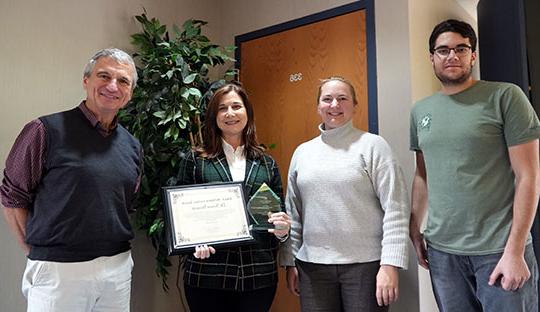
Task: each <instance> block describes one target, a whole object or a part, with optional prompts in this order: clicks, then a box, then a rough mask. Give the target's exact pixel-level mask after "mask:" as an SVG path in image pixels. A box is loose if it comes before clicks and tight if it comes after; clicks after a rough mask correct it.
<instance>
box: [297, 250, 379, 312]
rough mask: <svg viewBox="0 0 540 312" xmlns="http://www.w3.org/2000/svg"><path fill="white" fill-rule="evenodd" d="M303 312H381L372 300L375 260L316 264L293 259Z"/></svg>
mask: <svg viewBox="0 0 540 312" xmlns="http://www.w3.org/2000/svg"><path fill="white" fill-rule="evenodd" d="M296 267H297V269H298V276H299V282H300V284H299V287H300V304H301V307H302V311H303V312H339V311H344V312H353V311H354V312H360V311H361V312H384V311H388V307H379V306H378V305H377V298H376V297H375V290H376V289H375V287H376V277H377V273H378V272H379V267H380V265H379V261H374V262H368V263H354V264H335V265H334V264H316V263H309V262H303V261H300V260H298V259H297V260H296Z"/></svg>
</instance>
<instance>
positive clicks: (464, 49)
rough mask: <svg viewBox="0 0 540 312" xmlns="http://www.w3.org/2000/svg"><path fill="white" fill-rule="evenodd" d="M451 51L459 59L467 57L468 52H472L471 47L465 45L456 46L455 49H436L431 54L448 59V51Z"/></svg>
mask: <svg viewBox="0 0 540 312" xmlns="http://www.w3.org/2000/svg"><path fill="white" fill-rule="evenodd" d="M452 50H453V51H454V53H455V54H456V55H457V56H459V57H461V56H465V55H467V54H468V53H469V51H471V50H472V47H471V46H469V45H466V44H461V45H458V46H457V47H455V48H449V47H438V48H435V49H433V53H436V54H437V55H438V56H440V57H448V55H450V51H452Z"/></svg>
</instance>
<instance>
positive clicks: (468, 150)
mask: <svg viewBox="0 0 540 312" xmlns="http://www.w3.org/2000/svg"><path fill="white" fill-rule="evenodd" d="M538 137H540V122H539V121H538V117H537V116H536V113H535V112H534V110H533V108H532V106H531V104H530V103H529V101H528V99H527V97H526V96H525V94H524V93H523V92H522V91H521V89H519V88H518V87H517V86H515V85H513V84H509V83H501V82H488V81H478V82H476V83H475V84H474V85H473V86H472V87H470V88H468V89H466V90H464V91H462V92H460V93H457V94H453V95H450V96H448V95H443V94H440V93H437V94H434V95H432V96H430V97H428V98H425V99H423V100H421V101H419V102H418V103H417V104H416V105H415V107H414V108H413V110H412V112H411V123H410V144H411V145H410V148H411V150H415V151H422V153H423V155H424V161H425V164H426V172H427V185H428V207H429V208H428V222H427V228H426V230H425V232H424V236H425V238H426V240H427V241H428V243H429V244H430V245H432V246H433V247H434V248H436V249H439V250H442V251H445V252H449V253H453V254H461V255H485V254H490V253H495V252H501V251H502V250H503V249H504V246H505V244H506V240H507V238H508V235H509V233H510V226H511V224H512V205H513V198H514V174H513V172H512V168H511V165H510V159H509V155H508V147H509V146H512V145H518V144H522V143H525V142H528V141H531V140H534V139H536V138H538ZM530 240H531V237H530V235H529V238H528V241H529V242H530Z"/></svg>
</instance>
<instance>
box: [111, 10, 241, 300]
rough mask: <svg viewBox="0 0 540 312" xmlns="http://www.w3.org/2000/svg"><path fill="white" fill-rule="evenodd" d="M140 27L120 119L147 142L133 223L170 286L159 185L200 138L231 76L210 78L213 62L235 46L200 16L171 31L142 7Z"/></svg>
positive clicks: (169, 180) (224, 58)
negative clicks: (212, 36) (205, 29)
mask: <svg viewBox="0 0 540 312" xmlns="http://www.w3.org/2000/svg"><path fill="white" fill-rule="evenodd" d="M136 19H137V21H138V22H139V23H140V25H141V27H142V31H141V32H139V33H136V34H134V35H132V36H131V39H132V43H133V44H134V45H135V46H136V47H137V52H136V53H135V54H134V57H135V60H136V62H137V63H138V66H137V73H138V75H139V80H138V86H137V88H135V90H134V93H133V98H132V100H131V102H130V104H129V105H127V106H126V108H125V109H123V110H122V111H121V113H120V115H119V119H120V122H121V123H122V125H124V126H125V127H126V128H127V129H128V130H129V131H130V132H131V133H132V134H133V135H134V136H135V137H137V138H138V139H139V140H140V142H141V144H142V146H143V148H144V158H143V159H144V172H143V175H142V179H141V185H140V191H139V196H138V198H137V200H136V202H135V208H136V209H137V212H136V214H135V225H136V227H137V228H139V229H141V230H143V231H145V232H146V234H147V236H148V237H149V238H150V240H151V242H152V244H153V246H154V247H155V248H156V250H157V256H156V273H157V274H158V276H160V277H161V278H162V286H163V288H164V289H165V290H167V289H168V285H167V276H168V273H169V272H168V267H170V266H171V262H170V261H169V259H168V256H167V247H166V240H165V233H164V221H163V209H162V207H163V204H162V199H161V187H163V186H166V185H173V184H175V182H176V180H175V179H176V174H177V172H178V168H177V163H178V158H179V153H181V151H183V150H185V149H186V148H189V147H193V146H196V145H198V144H200V143H202V135H201V125H202V123H201V118H202V117H203V116H204V112H205V108H206V104H207V102H208V100H209V99H210V97H211V96H212V94H213V91H214V90H215V89H217V88H218V87H219V86H221V85H222V84H223V83H224V81H225V80H224V79H226V78H229V77H233V76H234V71H231V70H229V71H227V72H226V74H225V75H224V77H222V79H219V80H217V81H214V82H211V81H210V79H209V77H208V72H209V69H210V68H211V67H214V66H216V65H222V64H224V63H225V62H226V61H234V59H232V58H231V57H230V56H229V55H231V54H232V52H233V51H234V47H220V46H218V45H216V44H213V43H211V42H210V40H209V39H208V38H207V37H206V36H204V35H203V34H202V26H204V25H205V24H206V22H204V21H201V20H193V19H190V20H187V21H186V22H185V23H184V24H183V26H182V28H178V27H177V26H176V25H174V26H173V34H172V35H171V34H170V33H169V31H168V30H167V27H166V25H162V24H161V23H160V21H159V20H158V19H156V18H152V19H149V18H148V17H147V15H146V12H144V13H143V14H141V15H138V16H136Z"/></svg>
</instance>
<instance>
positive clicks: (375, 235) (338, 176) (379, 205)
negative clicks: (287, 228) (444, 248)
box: [280, 122, 410, 268]
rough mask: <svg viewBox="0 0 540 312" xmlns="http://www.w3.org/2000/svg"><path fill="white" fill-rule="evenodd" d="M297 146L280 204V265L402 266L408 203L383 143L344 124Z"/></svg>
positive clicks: (399, 175) (405, 259) (396, 168)
mask: <svg viewBox="0 0 540 312" xmlns="http://www.w3.org/2000/svg"><path fill="white" fill-rule="evenodd" d="M319 128H320V130H321V135H320V136H318V137H316V138H314V139H312V140H310V141H308V142H305V143H303V144H301V145H300V146H298V148H297V149H296V151H295V152H294V155H293V157H292V160H291V165H290V168H289V177H288V187H287V197H286V201H285V203H286V208H287V213H288V214H289V215H290V216H291V218H292V227H291V235H290V239H289V240H288V241H287V243H286V244H285V246H283V248H282V249H281V253H280V260H281V265H284V266H294V258H295V257H296V258H298V259H300V260H302V261H306V262H312V263H320V264H348V263H364V262H370V261H376V260H381V264H389V265H393V266H396V267H400V268H407V263H408V236H409V235H408V234H409V215H410V207H409V203H408V196H407V188H406V185H405V182H404V179H403V173H402V172H401V168H400V167H399V164H398V163H397V161H396V159H395V158H394V157H393V155H392V151H391V149H390V147H389V145H388V143H386V141H385V140H384V139H383V138H382V137H380V136H378V135H374V134H371V133H367V132H364V131H361V130H358V129H356V128H354V127H353V126H352V122H349V123H347V124H345V125H343V126H342V127H340V128H337V129H331V130H323V129H322V127H319Z"/></svg>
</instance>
